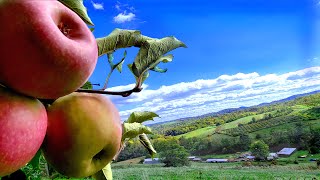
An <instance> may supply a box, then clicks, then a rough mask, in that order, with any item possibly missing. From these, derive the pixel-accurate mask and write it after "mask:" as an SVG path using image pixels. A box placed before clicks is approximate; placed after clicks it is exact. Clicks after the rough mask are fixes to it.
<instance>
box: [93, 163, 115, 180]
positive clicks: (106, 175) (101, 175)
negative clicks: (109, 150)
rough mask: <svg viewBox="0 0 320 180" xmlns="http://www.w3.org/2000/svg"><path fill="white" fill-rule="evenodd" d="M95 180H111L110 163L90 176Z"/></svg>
mask: <svg viewBox="0 0 320 180" xmlns="http://www.w3.org/2000/svg"><path fill="white" fill-rule="evenodd" d="M92 177H93V178H94V179H96V180H112V170H111V163H109V164H107V165H106V166H105V167H104V168H102V169H101V170H100V171H98V172H97V173H96V174H94V175H92Z"/></svg>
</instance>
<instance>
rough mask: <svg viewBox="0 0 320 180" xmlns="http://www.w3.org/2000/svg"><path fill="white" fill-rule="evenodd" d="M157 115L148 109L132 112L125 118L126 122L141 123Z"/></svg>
mask: <svg viewBox="0 0 320 180" xmlns="http://www.w3.org/2000/svg"><path fill="white" fill-rule="evenodd" d="M155 117H159V115H158V114H156V113H154V112H149V111H143V112H133V113H131V114H130V116H129V118H128V119H127V121H126V122H127V123H142V122H145V121H148V120H153V118H155Z"/></svg>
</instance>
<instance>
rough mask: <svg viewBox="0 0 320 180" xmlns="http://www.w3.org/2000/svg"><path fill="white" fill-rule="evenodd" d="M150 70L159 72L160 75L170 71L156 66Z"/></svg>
mask: <svg viewBox="0 0 320 180" xmlns="http://www.w3.org/2000/svg"><path fill="white" fill-rule="evenodd" d="M150 70H152V71H155V72H159V73H165V72H167V70H168V69H167V68H165V69H161V68H159V67H158V66H156V67H154V68H152V69H150Z"/></svg>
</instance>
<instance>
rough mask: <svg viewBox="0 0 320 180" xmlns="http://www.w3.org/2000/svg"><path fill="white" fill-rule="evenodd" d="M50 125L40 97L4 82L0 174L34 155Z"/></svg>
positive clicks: (0, 104) (0, 90)
mask: <svg viewBox="0 0 320 180" xmlns="http://www.w3.org/2000/svg"><path fill="white" fill-rule="evenodd" d="M46 129H47V113H46V109H45V107H44V106H43V104H42V103H41V102H40V101H39V100H37V99H35V98H32V97H27V96H25V95H22V94H18V93H15V92H13V91H11V90H8V89H5V88H3V87H1V86H0V177H1V176H5V175H8V174H11V173H13V172H14V171H16V170H18V169H20V168H21V167H23V166H24V165H26V164H27V163H28V162H29V161H30V160H31V159H32V158H33V156H34V155H35V154H36V153H37V151H38V150H39V148H40V146H41V144H42V142H43V139H44V137H45V134H46Z"/></svg>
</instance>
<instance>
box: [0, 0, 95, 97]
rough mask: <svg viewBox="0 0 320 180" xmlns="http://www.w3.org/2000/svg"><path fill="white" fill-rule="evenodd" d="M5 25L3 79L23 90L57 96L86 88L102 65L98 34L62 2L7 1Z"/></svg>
mask: <svg viewBox="0 0 320 180" xmlns="http://www.w3.org/2000/svg"><path fill="white" fill-rule="evenodd" d="M0 24H1V28H0V83H1V84H4V85H5V86H7V87H10V88H11V89H14V90H15V91H17V92H20V93H23V94H26V95H29V96H32V97H36V98H42V99H56V98H58V97H61V96H64V95H67V94H69V93H72V92H74V91H75V90H76V89H78V88H79V87H81V86H82V85H83V84H84V83H85V82H86V81H87V80H88V78H89V76H90V75H91V74H92V72H93V70H94V68H95V66H96V62H97V57H98V51H97V49H98V47H97V43H96V40H95V38H94V36H93V34H92V32H91V31H90V29H89V28H88V27H87V25H86V24H85V23H84V22H83V20H82V19H81V18H80V17H79V16H78V15H77V14H76V13H75V12H73V11H72V10H70V9H69V8H67V7H66V6H64V5H63V4H62V3H60V2H59V1H57V0H1V1H0Z"/></svg>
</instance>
